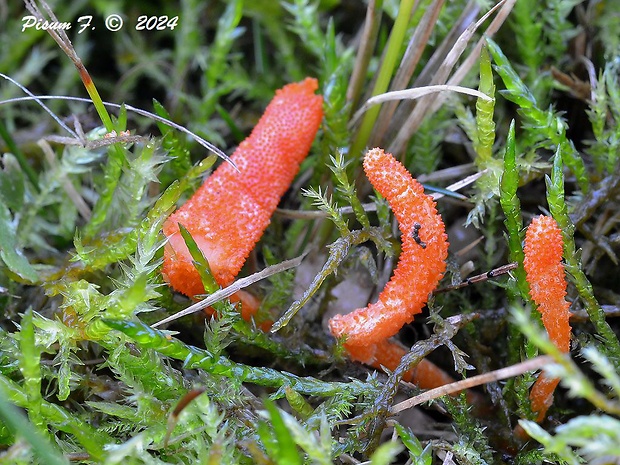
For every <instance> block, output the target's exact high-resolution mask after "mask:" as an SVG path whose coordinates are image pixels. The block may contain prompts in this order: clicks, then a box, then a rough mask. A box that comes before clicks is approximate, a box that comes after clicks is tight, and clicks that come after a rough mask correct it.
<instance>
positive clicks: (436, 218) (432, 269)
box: [329, 148, 448, 364]
mask: <svg viewBox="0 0 620 465" xmlns="http://www.w3.org/2000/svg"><path fill="white" fill-rule="evenodd" d="M364 171H365V173H366V176H367V177H368V179H369V180H370V182H371V184H372V185H373V186H374V187H375V189H377V191H378V192H379V193H380V194H381V195H383V196H384V197H385V198H386V199H387V201H388V203H389V204H390V206H391V207H392V211H393V212H394V216H395V217H396V219H397V220H398V225H399V228H400V231H401V234H402V252H401V254H400V258H399V261H398V265H397V267H396V270H395V271H394V275H393V276H392V278H391V279H390V281H389V282H388V283H387V285H386V286H385V289H383V291H382V292H381V294H380V295H379V299H378V300H377V302H376V303H374V304H369V305H368V306H367V307H365V308H360V309H357V310H355V311H353V312H351V313H349V314H347V315H336V316H335V317H333V318H332V319H331V320H330V322H329V327H330V329H331V332H332V334H333V335H334V336H336V337H341V336H345V335H346V336H347V339H346V342H345V348H346V349H347V351H348V353H349V355H350V356H351V358H353V359H355V360H358V361H360V362H364V363H368V364H373V363H375V362H379V363H381V360H380V357H381V356H382V353H385V354H387V353H388V352H387V351H386V339H387V338H389V337H391V336H393V335H395V334H396V333H397V332H398V330H399V329H400V328H401V327H402V326H403V325H404V324H406V323H409V322H411V321H412V320H413V317H414V316H415V315H416V314H417V313H420V312H421V311H422V308H423V307H424V305H425V304H426V301H427V299H428V296H429V294H430V293H431V292H432V291H433V290H434V289H435V287H437V284H438V283H439V280H440V279H441V277H442V275H443V272H444V271H445V269H446V263H445V260H446V258H447V256H448V240H447V235H446V233H445V226H444V224H443V220H442V219H441V216H440V215H439V213H437V209H436V208H435V202H434V201H433V199H432V198H431V197H429V196H427V195H425V194H424V188H423V187H422V185H421V184H420V183H418V182H417V181H416V180H415V179H413V178H412V177H411V174H409V172H408V171H407V169H406V168H405V167H404V166H403V165H402V164H401V163H399V162H398V161H397V160H396V159H394V157H393V156H392V155H391V154H389V153H385V152H384V151H383V150H382V149H379V148H376V149H372V150H369V151H368V153H367V154H366V156H365V158H364ZM386 356H387V355H386Z"/></svg>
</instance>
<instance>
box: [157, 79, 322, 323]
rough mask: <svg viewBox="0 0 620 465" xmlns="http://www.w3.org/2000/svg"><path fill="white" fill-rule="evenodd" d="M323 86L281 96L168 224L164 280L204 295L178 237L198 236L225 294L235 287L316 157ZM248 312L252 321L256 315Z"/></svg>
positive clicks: (307, 84) (308, 82)
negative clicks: (309, 159) (304, 166)
mask: <svg viewBox="0 0 620 465" xmlns="http://www.w3.org/2000/svg"><path fill="white" fill-rule="evenodd" d="M317 89H318V82H317V80H316V79H313V78H306V79H305V80H304V81H302V82H298V83H292V84H288V85H286V86H284V87H283V88H282V89H279V90H277V91H276V95H275V97H274V98H273V100H272V101H271V102H270V103H269V105H268V106H267V108H266V109H265V113H264V114H263V115H262V117H261V118H260V120H259V121H258V123H257V125H256V127H255V128H254V129H253V130H252V133H251V134H250V135H249V136H248V137H247V138H246V139H245V140H244V141H243V142H241V144H239V147H237V149H236V150H235V152H234V153H233V154H232V155H231V157H230V158H231V160H233V161H234V162H235V165H236V166H237V168H238V169H235V168H234V167H233V166H231V164H230V163H222V164H221V165H220V166H219V167H218V168H217V169H216V170H215V171H214V172H213V174H212V175H211V176H209V177H208V178H207V180H206V181H205V182H204V183H203V185H202V186H201V187H200V188H199V189H198V190H197V191H196V193H195V194H194V195H193V196H192V197H191V198H190V199H189V200H188V201H187V202H186V203H185V204H184V205H183V206H182V207H181V208H179V209H178V210H177V211H176V212H175V213H174V214H172V215H171V216H170V217H169V218H168V219H167V220H166V222H165V224H164V227H163V231H164V234H165V235H166V237H167V238H168V242H167V244H166V246H165V249H164V264H163V268H162V274H163V276H164V278H165V279H166V281H167V282H168V283H170V285H171V286H172V287H173V288H174V289H175V290H177V291H179V292H182V293H183V294H185V295H187V296H190V297H193V296H195V295H197V294H201V293H203V292H204V287H203V285H202V282H201V280H200V275H199V274H198V271H197V270H196V268H195V267H194V265H193V263H192V257H191V255H190V253H189V250H188V249H187V246H186V245H185V241H184V240H183V237H182V236H181V234H180V232H179V223H180V224H182V225H183V226H184V227H185V228H186V229H187V230H188V231H189V232H190V234H191V235H192V237H193V239H194V240H195V241H196V244H197V245H198V247H199V248H200V250H201V251H202V253H203V254H204V256H205V257H206V258H207V260H208V262H209V265H210V267H211V271H212V273H213V276H214V277H215V279H216V281H217V282H218V284H220V285H221V286H227V285H229V284H230V283H231V282H232V281H233V280H234V278H235V276H236V275H237V274H238V273H239V271H240V270H241V268H242V266H243V264H244V262H245V260H246V258H247V257H248V255H249V254H250V252H251V251H252V249H253V248H254V246H255V245H256V243H257V242H258V241H259V239H260V238H261V236H262V235H263V232H264V230H265V228H267V225H268V224H269V222H270V218H271V215H272V214H273V212H274V210H275V209H276V207H277V205H278V203H279V201H280V198H281V197H282V195H283V194H284V193H285V192H286V190H287V189H288V187H289V185H290V184H291V182H292V180H293V178H294V177H295V175H296V174H297V171H298V170H299V165H300V163H301V162H302V161H303V159H304V158H305V157H306V155H307V154H308V152H309V151H310V147H311V145H312V142H313V140H314V138H315V136H316V133H317V131H318V129H319V126H320V124H321V120H322V119H323V98H322V97H321V96H320V95H316V94H315V91H316V90H317ZM257 307H258V306H257V304H256V303H255V302H254V303H253V304H250V305H245V302H244V305H243V310H242V311H243V312H244V314H243V317H244V318H245V319H249V318H250V317H251V315H252V313H253V311H255V309H256V308H257Z"/></svg>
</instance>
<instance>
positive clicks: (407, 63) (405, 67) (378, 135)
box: [369, 0, 445, 147]
mask: <svg viewBox="0 0 620 465" xmlns="http://www.w3.org/2000/svg"><path fill="white" fill-rule="evenodd" d="M444 3H445V0H436V1H434V2H433V4H432V5H429V6H428V7H427V9H426V11H425V12H424V16H423V17H422V19H421V20H420V23H419V24H418V27H417V28H416V30H415V32H414V33H413V35H412V36H411V39H410V40H409V44H408V45H407V50H405V54H404V56H403V58H402V60H401V62H400V66H399V67H398V70H397V71H396V75H395V76H394V79H393V80H392V83H391V84H390V91H398V90H400V89H405V88H407V87H408V86H409V82H410V81H411V77H412V76H413V72H414V71H415V68H416V66H417V65H418V63H419V61H420V57H421V56H422V53H423V52H424V49H425V48H426V44H427V43H428V39H429V37H430V35H431V33H432V32H433V29H434V28H435V25H436V24H437V18H438V17H439V13H440V12H441V8H442V7H443V5H444ZM397 106H398V102H393V103H388V104H387V105H384V106H383V108H382V109H381V113H379V118H377V123H376V124H375V129H374V134H373V136H372V138H371V139H370V144H369V145H370V146H372V147H374V146H380V145H382V140H383V136H384V134H385V131H387V129H388V127H389V124H390V121H391V120H392V117H393V116H394V112H395V111H396V107H397Z"/></svg>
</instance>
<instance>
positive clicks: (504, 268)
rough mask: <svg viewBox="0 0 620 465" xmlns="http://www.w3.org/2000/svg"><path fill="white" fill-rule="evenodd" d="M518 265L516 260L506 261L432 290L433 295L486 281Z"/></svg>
mask: <svg viewBox="0 0 620 465" xmlns="http://www.w3.org/2000/svg"><path fill="white" fill-rule="evenodd" d="M517 266H518V264H517V262H512V263H507V264H506V265H502V266H500V267H497V268H494V269H492V270H491V271H487V272H486V273H482V274H478V275H476V276H472V277H471V278H467V279H465V280H463V281H461V282H460V283H458V284H453V285H451V286H446V287H442V288H441V289H437V290H436V291H433V295H437V294H442V293H444V292H449V291H454V290H456V289H461V288H462V287H466V286H469V285H470V284H475V283H479V282H482V281H486V280H488V279H491V278H496V277H498V276H501V275H503V274H506V273H508V272H510V271H511V270H514V269H515V268H516V267H517Z"/></svg>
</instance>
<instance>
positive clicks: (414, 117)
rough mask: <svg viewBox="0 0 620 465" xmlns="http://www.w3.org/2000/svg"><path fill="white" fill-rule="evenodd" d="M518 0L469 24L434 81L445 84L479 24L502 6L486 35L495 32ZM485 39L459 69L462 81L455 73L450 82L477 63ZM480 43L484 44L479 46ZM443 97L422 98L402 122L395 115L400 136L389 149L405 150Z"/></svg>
mask: <svg viewBox="0 0 620 465" xmlns="http://www.w3.org/2000/svg"><path fill="white" fill-rule="evenodd" d="M515 2H516V0H502V1H500V2H499V3H498V4H497V5H495V6H494V7H493V8H492V9H491V10H489V11H488V12H487V13H486V14H485V15H484V16H483V17H482V18H480V19H479V20H478V21H477V22H476V23H474V24H471V25H469V26H468V27H467V28H466V29H465V32H463V33H462V34H461V36H460V37H459V39H458V40H457V42H456V44H455V45H454V47H453V48H452V49H451V50H450V52H449V53H448V55H447V56H446V58H445V60H444V61H443V63H442V65H441V66H440V67H439V69H438V71H437V73H436V74H435V76H434V77H433V80H432V82H431V83H432V84H436V85H438V84H445V83H446V81H447V80H448V77H449V75H450V73H451V72H452V69H453V68H454V66H455V64H456V62H457V61H458V59H459V58H460V57H461V55H462V54H463V52H464V51H465V48H466V47H467V44H468V43H469V42H470V40H471V38H472V37H473V35H474V33H475V32H476V31H477V30H478V28H479V27H480V26H481V25H482V24H483V23H484V21H486V20H487V19H488V18H489V17H490V16H491V15H492V14H493V13H494V12H495V11H496V10H498V9H500V12H499V13H498V15H497V17H496V18H495V19H494V21H492V22H491V25H489V27H488V28H487V30H486V31H485V35H486V36H489V37H490V36H492V35H493V34H494V33H495V32H496V31H497V29H498V28H499V26H501V24H503V23H504V21H505V19H506V17H507V15H508V13H509V12H510V11H511V10H512V6H513V5H514V3H515ZM482 40H483V39H481V41H479V42H478V44H477V45H476V46H475V47H474V48H473V50H472V52H471V53H470V54H469V56H468V57H467V59H466V61H465V63H464V65H465V64H467V66H468V67H467V68H466V69H465V68H463V66H464V65H462V66H461V67H460V68H459V69H458V74H457V73H455V76H458V78H457V79H458V81H457V80H455V78H454V76H453V78H452V79H450V81H448V83H449V84H450V85H458V84H459V83H460V82H461V81H462V80H463V78H464V77H465V75H466V74H467V72H468V71H469V70H470V69H471V67H473V64H474V63H475V62H476V60H477V59H478V57H479V55H480V48H481V47H482ZM479 47H480V48H479ZM443 101H444V100H443V98H442V97H441V96H440V97H437V98H436V99H434V102H433V99H431V98H429V97H426V98H424V99H421V100H420V101H419V102H418V103H417V105H416V107H415V108H414V109H413V112H412V113H411V114H410V115H409V117H408V118H407V119H406V121H405V122H404V123H402V122H401V120H400V119H395V120H394V121H393V122H392V125H393V126H396V127H399V129H398V132H397V134H396V137H395V138H394V140H393V142H392V144H391V145H390V146H389V148H388V151H390V152H391V153H393V154H394V155H397V154H398V156H400V155H402V154H403V153H404V151H405V148H406V147H407V142H408V141H409V139H410V138H411V136H412V135H413V134H414V133H415V132H416V131H417V130H418V128H419V127H420V125H421V123H422V121H423V120H424V118H425V117H427V116H429V115H431V114H432V113H433V112H434V111H436V109H437V108H439V106H440V105H441V104H442V103H443Z"/></svg>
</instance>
